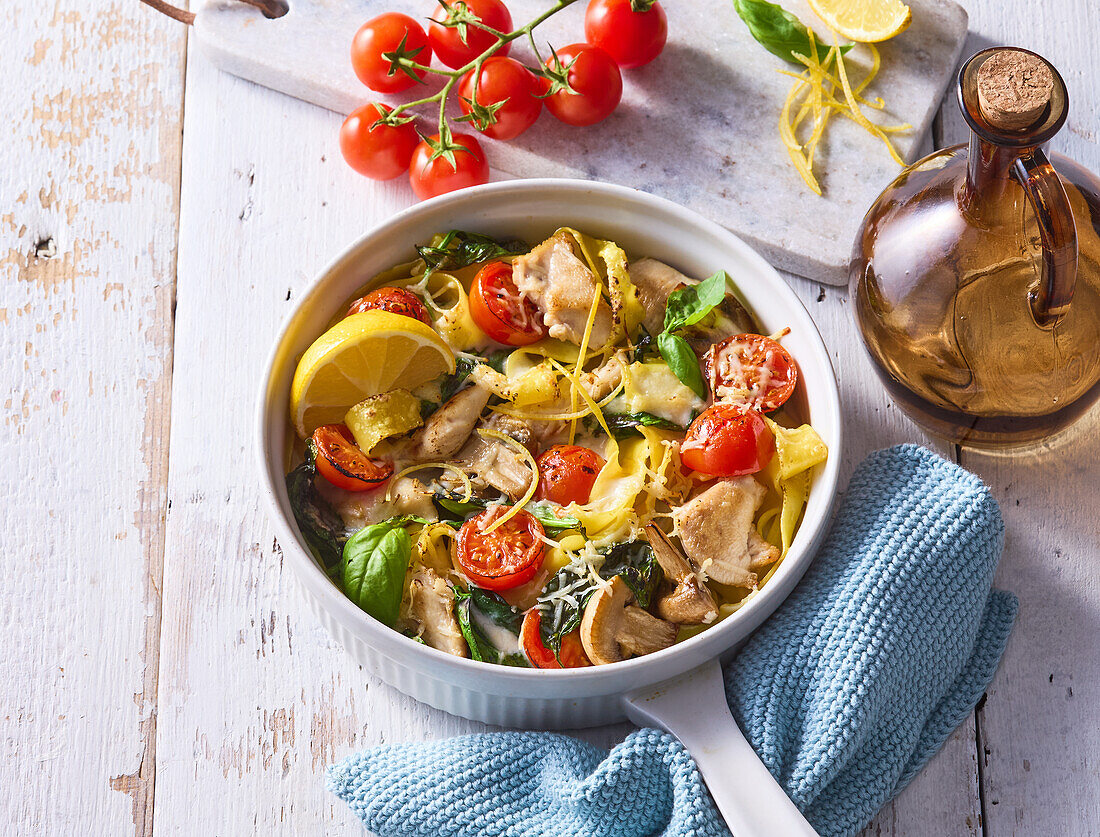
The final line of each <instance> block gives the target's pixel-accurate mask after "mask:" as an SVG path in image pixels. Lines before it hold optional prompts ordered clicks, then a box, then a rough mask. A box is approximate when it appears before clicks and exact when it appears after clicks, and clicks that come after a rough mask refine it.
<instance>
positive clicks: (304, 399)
mask: <svg viewBox="0 0 1100 837" xmlns="http://www.w3.org/2000/svg"><path fill="white" fill-rule="evenodd" d="M454 371H455V356H454V352H452V351H451V348H450V347H449V346H448V345H447V344H446V343H444V342H443V338H442V337H440V336H439V335H438V334H436V332H435V331H434V330H433V329H432V328H431V327H430V326H426V325H424V323H422V322H420V321H419V320H414V319H412V318H411V317H403V316H401V315H400V314H391V313H390V312H389V311H365V312H363V313H362V314H352V315H351V316H350V317H345V318H344V319H342V320H340V322H338V323H337V324H336V325H334V326H333V327H332V328H330V329H329V330H328V331H326V332H325V333H324V334H322V335H321V336H320V337H318V338H317V339H316V340H315V341H314V342H313V345H312V346H310V347H309V348H308V349H306V352H305V354H304V355H302V359H301V360H300V361H298V368H297V370H295V372H294V381H293V383H292V384H291V387H290V414H291V418H292V419H293V421H294V427H295V429H296V430H297V431H298V435H299V436H301V437H302V438H303V439H304V438H305V437H307V436H309V435H310V434H311V433H312V432H313V431H314V430H316V429H317V428H318V427H320V426H321V425H322V424H338V423H340V422H342V421H343V420H344V415H345V414H346V413H347V411H348V409H349V408H351V407H352V406H354V405H355V404H358V403H359V402H360V401H362V400H363V399H365V398H368V397H370V396H372V395H378V394H379V393H382V392H389V391H390V390H391V389H394V388H395V387H398V386H400V387H401V388H402V389H405V390H412V389H416V387H418V386H421V385H422V384H425V383H427V382H428V381H430V380H432V379H434V378H438V377H439V376H440V375H442V374H444V373H448V374H449V373H453V372H454Z"/></svg>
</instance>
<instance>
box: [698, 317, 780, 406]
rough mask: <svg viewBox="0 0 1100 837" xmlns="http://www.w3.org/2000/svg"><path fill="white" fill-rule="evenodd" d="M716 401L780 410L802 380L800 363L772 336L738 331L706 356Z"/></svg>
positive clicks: (707, 369) (705, 369)
mask: <svg viewBox="0 0 1100 837" xmlns="http://www.w3.org/2000/svg"><path fill="white" fill-rule="evenodd" d="M703 369H704V371H705V372H706V376H707V382H708V383H709V384H710V391H711V392H712V393H714V400H715V401H721V402H724V403H729V404H739V405H741V406H744V407H750V408H751V409H753V410H760V411H761V412H765V413H768V412H771V411H772V410H775V409H778V408H779V407H781V406H782V405H783V403H784V402H785V401H786V400H787V399H788V398H790V397H791V393H792V392H794V388H795V385H796V384H797V383H798V366H796V365H795V362H794V358H792V357H791V355H790V353H789V352H788V351H787V350H786V349H784V348H783V347H782V346H780V345H779V344H778V343H777V342H775V341H774V340H772V339H771V338H770V337H764V336H763V335H761V334H735V335H734V336H733V337H728V338H726V339H725V340H723V341H722V342H721V343H715V344H714V345H713V346H711V347H710V348H709V349H707V353H706V354H705V355H704V356H703Z"/></svg>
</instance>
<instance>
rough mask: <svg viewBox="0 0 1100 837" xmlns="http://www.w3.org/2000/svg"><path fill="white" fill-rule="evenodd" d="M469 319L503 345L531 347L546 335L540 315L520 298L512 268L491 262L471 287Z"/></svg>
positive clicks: (505, 264)
mask: <svg viewBox="0 0 1100 837" xmlns="http://www.w3.org/2000/svg"><path fill="white" fill-rule="evenodd" d="M470 316H471V317H473V319H474V322H475V323H476V324H477V327H478V328H480V329H481V330H482V331H484V332H485V334H486V335H488V336H489V337H491V338H492V339H493V340H496V341H497V342H498V343H503V344H505V345H506V346H530V345H531V344H532V343H534V342H536V341H538V340H541V339H542V338H543V337H545V336H546V326H545V324H544V323H543V321H542V312H541V311H539V309H538V308H536V307H535V304H534V303H533V302H531V300H529V299H527V298H526V297H521V296H520V293H519V289H518V288H517V287H516V283H515V282H514V281H512V265H510V264H509V263H508V262H490V263H489V264H487V265H485V267H483V268H481V270H479V271H478V272H477V276H475V277H474V282H473V285H472V286H471V287H470Z"/></svg>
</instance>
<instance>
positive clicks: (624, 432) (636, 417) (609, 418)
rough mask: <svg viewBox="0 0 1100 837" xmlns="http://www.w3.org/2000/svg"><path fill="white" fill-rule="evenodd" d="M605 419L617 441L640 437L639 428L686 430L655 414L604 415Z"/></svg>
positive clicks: (681, 431) (680, 431)
mask: <svg viewBox="0 0 1100 837" xmlns="http://www.w3.org/2000/svg"><path fill="white" fill-rule="evenodd" d="M603 418H604V421H605V422H607V429H608V430H610V431H611V435H613V436H614V437H615V438H616V439H622V438H624V437H625V436H631V435H638V428H639V427H656V428H658V429H659V430H675V431H677V432H679V433H683V432H684V428H683V427H681V426H680V425H678V424H677V423H676V422H674V421H669V420H668V419H665V418H661V417H660V416H655V415H653V413H646V412H637V413H604V414H603Z"/></svg>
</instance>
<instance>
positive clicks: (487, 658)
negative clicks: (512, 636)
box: [452, 587, 530, 667]
mask: <svg viewBox="0 0 1100 837" xmlns="http://www.w3.org/2000/svg"><path fill="white" fill-rule="evenodd" d="M452 589H453V590H454V595H455V619H456V620H457V621H458V629H459V630H460V631H462V637H463V639H465V640H466V645H467V646H468V647H469V649H470V657H471V658H472V659H474V660H477V661H478V662H482V663H496V664H497V665H505V666H519V667H530V664H529V663H528V662H527V660H526V658H525V657H524V656H523V655H522V654H517V653H515V652H513V653H511V654H504V653H502V652H501V651H500V649H498V648H497V647H496V646H495V645H493V643H492V642H490V641H489V638H488V637H486V636H485V633H484V631H482V630H481V628H479V627H478V625H477V622H476V621H475V620H474V618H473V616H472V615H471V608H473V607H474V606H475V605H474V602H475V597H476V594H475V593H474V592H473V591H475V590H477V589H478V588H476V587H472V588H470V590H469V591H467V590H463V589H462V588H461V587H454V588H452ZM480 592H482V593H484V592H486V591H480ZM478 609H479V610H480V608H478Z"/></svg>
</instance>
